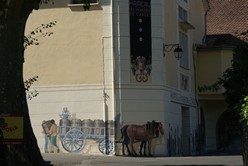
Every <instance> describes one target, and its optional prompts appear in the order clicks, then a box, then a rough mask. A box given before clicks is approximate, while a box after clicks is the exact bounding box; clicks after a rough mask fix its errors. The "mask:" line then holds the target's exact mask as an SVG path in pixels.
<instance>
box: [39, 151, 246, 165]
mask: <svg viewBox="0 0 248 166" xmlns="http://www.w3.org/2000/svg"><path fill="white" fill-rule="evenodd" d="M42 155H43V158H44V160H46V161H51V163H52V164H53V165H54V166H91V165H94V166H173V165H181V166H182V165H188V166H208V165H212V166H241V165H243V164H242V156H240V155H232V156H196V157H123V156H105V155H86V154H63V153H61V154H42Z"/></svg>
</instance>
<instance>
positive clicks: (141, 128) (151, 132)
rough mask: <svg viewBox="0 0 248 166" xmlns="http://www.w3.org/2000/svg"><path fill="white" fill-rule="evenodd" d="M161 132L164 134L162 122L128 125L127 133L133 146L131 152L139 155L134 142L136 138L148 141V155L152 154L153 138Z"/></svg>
mask: <svg viewBox="0 0 248 166" xmlns="http://www.w3.org/2000/svg"><path fill="white" fill-rule="evenodd" d="M159 133H161V134H162V135H163V134H164V131H163V126H162V123H160V122H155V121H152V122H148V123H147V124H144V125H128V126H127V127H126V134H127V136H128V142H129V144H130V146H131V151H130V152H131V154H132V155H137V154H136V152H135V150H134V147H133V144H134V143H135V140H136V141H137V140H138V141H141V142H142V143H144V142H146V141H147V142H148V155H149V156H152V155H151V143H152V139H153V138H154V137H155V136H156V137H158V135H159ZM140 152H141V151H140Z"/></svg>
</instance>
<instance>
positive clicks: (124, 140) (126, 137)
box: [121, 125, 129, 144]
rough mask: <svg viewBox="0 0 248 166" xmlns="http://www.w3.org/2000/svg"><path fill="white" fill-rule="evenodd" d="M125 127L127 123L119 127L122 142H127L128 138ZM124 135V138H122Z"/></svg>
mask: <svg viewBox="0 0 248 166" xmlns="http://www.w3.org/2000/svg"><path fill="white" fill-rule="evenodd" d="M127 128H128V125H125V126H123V127H122V128H121V139H123V143H127V144H128V143H129V138H128V135H127ZM123 137H124V138H123Z"/></svg>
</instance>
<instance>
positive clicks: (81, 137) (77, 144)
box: [61, 129, 86, 152]
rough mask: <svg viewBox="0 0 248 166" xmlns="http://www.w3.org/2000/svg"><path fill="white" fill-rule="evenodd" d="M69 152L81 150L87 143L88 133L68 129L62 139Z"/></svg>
mask: <svg viewBox="0 0 248 166" xmlns="http://www.w3.org/2000/svg"><path fill="white" fill-rule="evenodd" d="M61 143H62V146H63V148H64V149H65V150H66V151H67V152H79V151H81V150H82V149H83V148H84V146H85V144H86V134H85V133H83V132H82V131H80V130H78V129H72V130H70V131H68V132H67V133H66V134H65V136H64V138H63V140H62V141H61Z"/></svg>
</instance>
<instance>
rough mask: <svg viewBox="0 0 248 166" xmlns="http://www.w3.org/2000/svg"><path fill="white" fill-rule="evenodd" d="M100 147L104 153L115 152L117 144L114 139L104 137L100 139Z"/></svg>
mask: <svg viewBox="0 0 248 166" xmlns="http://www.w3.org/2000/svg"><path fill="white" fill-rule="evenodd" d="M98 149H99V151H100V152H101V153H102V154H113V152H114V150H115V145H114V142H113V141H112V140H109V139H103V140H101V141H100V143H99V145H98Z"/></svg>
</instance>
